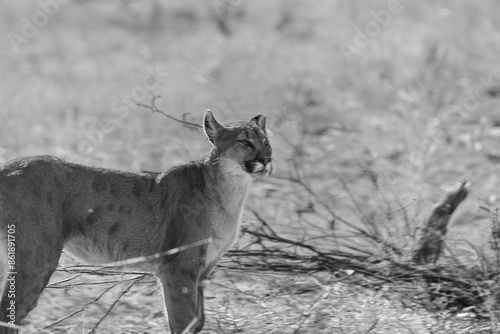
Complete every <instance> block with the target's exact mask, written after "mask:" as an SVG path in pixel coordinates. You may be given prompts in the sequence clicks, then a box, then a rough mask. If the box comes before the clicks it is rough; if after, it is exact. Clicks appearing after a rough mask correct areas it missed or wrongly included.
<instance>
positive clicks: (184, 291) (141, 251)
mask: <svg viewBox="0 0 500 334" xmlns="http://www.w3.org/2000/svg"><path fill="white" fill-rule="evenodd" d="M265 123H266V118H265V116H263V115H258V116H256V117H254V118H253V119H251V120H250V121H237V122H233V123H229V124H226V125H222V124H220V123H218V122H217V121H216V120H215V118H214V116H213V114H212V113H211V112H210V110H207V111H206V113H205V116H204V120H203V128H204V131H205V134H206V136H207V137H208V140H209V141H210V143H211V144H212V145H213V148H212V150H211V152H210V154H209V156H208V157H207V158H206V159H205V160H202V161H193V162H190V163H187V164H183V165H179V166H176V167H173V168H172V169H170V170H168V171H166V172H162V173H153V172H144V173H129V172H122V171H118V170H112V169H104V168H98V167H93V166H87V165H82V164H76V163H70V162H66V161H63V160H60V159H58V158H55V157H51V156H35V157H26V158H20V159H16V160H12V161H9V162H6V163H4V164H2V165H0V226H1V230H0V243H1V247H0V266H1V272H0V278H1V282H3V283H2V285H1V289H2V294H1V296H2V297H1V304H0V307H1V310H0V321H2V322H6V323H9V322H10V323H11V324H12V323H13V324H18V325H20V324H21V322H22V320H23V318H25V317H26V315H27V314H28V312H30V311H31V309H32V308H34V306H35V304H36V302H37V300H38V298H39V296H40V294H41V293H42V291H43V289H44V288H45V286H46V285H47V283H48V281H49V278H50V277H51V275H52V273H53V272H54V270H55V269H56V267H57V265H58V261H59V257H60V255H61V251H62V250H63V248H64V249H65V250H66V251H67V252H69V253H70V254H72V255H74V256H75V257H77V258H79V259H82V260H83V261H86V262H88V263H92V264H102V263H110V262H114V261H122V260H126V259H132V258H137V257H142V256H149V255H152V254H157V253H160V252H164V251H167V250H171V249H175V248H177V247H182V246H183V245H188V244H192V243H196V242H198V241H200V240H203V239H208V238H210V240H212V241H211V242H210V243H204V244H201V245H199V246H196V247H192V248H188V249H185V250H182V251H180V252H178V253H176V254H172V255H169V256H165V257H160V258H157V259H155V260H151V261H148V262H144V263H141V264H138V265H137V266H139V267H140V268H141V270H145V271H148V272H151V273H153V274H154V275H156V277H158V279H159V280H160V281H161V285H162V292H163V297H164V302H165V308H166V312H167V315H168V322H169V326H170V330H171V332H172V333H187V332H191V331H194V332H195V333H198V332H199V331H201V329H202V328H203V324H204V311H203V286H202V281H203V280H204V279H205V278H206V276H207V274H208V273H209V272H210V270H211V269H212V268H213V267H214V265H215V263H216V261H217V260H218V259H219V257H220V256H221V255H222V254H223V253H224V252H225V251H226V250H227V249H228V248H229V247H230V246H231V245H232V244H233V243H234V241H235V240H236V238H237V236H238V229H239V225H240V215H241V212H242V208H243V205H244V202H245V199H246V196H247V193H248V189H249V186H250V183H251V180H252V179H253V178H257V177H265V176H267V175H269V173H271V171H272V162H271V153H272V150H271V146H270V145H269V141H268V138H267V134H266V128H265ZM11 255H15V258H14V257H12V256H11ZM12 284H14V287H15V293H12V291H11V285H12ZM9 291H10V292H11V293H9ZM12 305H15V312H14V317H13V316H12V315H13V313H12V312H11V310H12ZM16 332H17V330H16V329H13V328H8V327H5V326H0V333H16Z"/></svg>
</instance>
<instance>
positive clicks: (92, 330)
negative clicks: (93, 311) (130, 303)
mask: <svg viewBox="0 0 500 334" xmlns="http://www.w3.org/2000/svg"><path fill="white" fill-rule="evenodd" d="M137 282H138V281H135V282H132V283H131V284H130V285H129V286H128V287H127V288H126V289H124V290H123V291H122V292H121V293H120V295H119V296H118V298H116V299H115V301H114V302H113V304H111V306H110V307H108V309H107V310H106V313H104V315H103V316H102V317H101V319H99V321H98V322H97V323H96V324H95V325H94V327H93V328H92V329H91V330H90V331H89V332H88V334H92V333H95V331H96V329H97V327H99V325H100V324H101V323H102V322H103V321H104V319H105V318H106V317H107V316H108V314H109V313H110V312H111V310H112V309H113V307H115V305H116V304H117V303H118V301H119V300H120V299H121V298H122V297H123V296H124V295H125V294H126V293H127V292H129V291H130V289H131V288H132V287H133V286H134V285H135V284H136V283H137Z"/></svg>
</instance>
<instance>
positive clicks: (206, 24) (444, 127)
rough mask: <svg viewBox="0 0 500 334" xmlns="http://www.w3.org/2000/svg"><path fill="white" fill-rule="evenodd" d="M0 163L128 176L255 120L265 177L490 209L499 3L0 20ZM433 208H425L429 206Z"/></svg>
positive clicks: (15, 4) (84, 5) (9, 12)
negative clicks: (20, 161) (203, 125)
mask: <svg viewBox="0 0 500 334" xmlns="http://www.w3.org/2000/svg"><path fill="white" fill-rule="evenodd" d="M0 4H1V7H0V17H1V21H0V31H1V38H0V57H1V58H0V77H1V81H0V101H1V104H0V106H1V107H0V115H1V122H0V160H1V161H6V160H8V159H12V158H15V157H19V156H27V155H35V154H53V155H57V156H59V157H63V158H67V159H71V160H74V161H79V162H84V163H91V164H98V165H101V166H105V167H113V168H121V169H127V170H164V169H168V168H169V167H171V166H172V165H174V164H177V163H181V162H185V161H188V160H192V159H199V158H203V157H204V155H206V154H207V151H208V150H209V147H210V146H209V145H208V143H207V142H206V140H205V139H204V135H203V134H202V133H201V131H199V130H191V129H188V128H186V127H183V126H182V125H181V124H179V123H176V122H173V121H171V120H169V119H167V118H164V117H163V116H161V115H159V114H153V113H151V112H150V111H149V110H147V109H145V108H140V107H136V104H137V103H143V104H150V101H151V96H150V94H149V93H148V91H150V92H152V93H153V94H156V95H161V98H158V100H157V101H156V104H157V106H158V108H159V109H161V110H162V111H164V112H166V113H168V114H170V115H172V116H175V117H178V118H183V117H185V119H186V120H189V121H193V122H198V123H200V122H201V119H202V115H203V111H204V110H205V109H207V108H210V109H212V111H213V112H214V113H215V115H216V117H217V118H218V119H219V121H221V122H227V121H231V120H235V119H249V118H250V117H253V116H254V115H256V114H258V113H264V114H266V115H267V116H268V128H269V129H270V130H271V131H272V132H273V133H274V136H273V138H272V142H273V147H274V152H275V158H276V169H275V171H276V172H275V175H281V176H286V175H288V176H289V175H291V174H293V173H298V171H297V170H296V169H297V168H298V166H299V165H300V173H302V174H301V176H302V177H304V178H306V179H307V180H308V182H311V184H313V185H314V187H315V189H316V190H317V191H318V192H320V193H323V194H324V195H325V196H326V198H327V199H328V200H331V201H332V202H334V201H337V202H338V201H339V199H338V197H339V196H340V197H342V195H339V194H338V193H339V191H338V189H336V183H335V182H334V181H332V178H334V177H335V175H341V176H342V178H343V179H344V180H345V181H346V182H347V183H348V184H349V186H350V187H352V188H353V189H354V190H355V191H356V189H358V188H359V189H358V190H359V194H358V195H359V196H360V197H361V198H360V201H362V202H363V201H365V200H366V199H367V198H368V199H369V198H370V197H371V196H373V193H372V192H371V191H369V190H367V189H366V188H365V185H364V182H363V180H365V179H366V178H365V177H364V176H366V173H367V170H368V168H371V169H374V170H376V171H377V172H378V173H381V175H383V176H384V179H385V180H388V181H390V184H391V187H393V188H394V189H395V191H396V192H397V194H398V196H400V197H401V198H407V199H408V200H409V201H413V200H415V199H416V198H419V199H424V200H426V199H429V198H430V199H431V201H432V198H433V197H432V196H434V195H436V194H439V193H440V191H441V190H440V188H442V187H446V185H447V184H449V183H450V182H455V181H457V180H458V179H461V178H466V179H469V180H471V181H472V183H473V187H474V190H475V192H476V193H475V198H476V199H477V198H481V199H483V200H486V201H489V202H495V201H497V198H496V194H497V189H498V183H499V180H498V163H499V162H500V145H498V144H500V140H498V139H499V135H500V110H499V105H500V100H499V99H498V96H500V80H499V76H500V66H498V59H499V58H498V54H499V50H500V21H498V20H496V13H497V12H498V9H499V6H500V4H499V3H498V1H495V0H489V1H482V2H481V3H480V4H476V3H471V2H469V1H433V2H430V1H429V2H419V3H414V2H410V1H396V0H391V1H352V0H337V1H327V0H317V1H304V0H276V1H271V2H269V1H264V0H262V1H260V0H254V1H244V0H214V1H196V0H188V1H185V0H183V1H180V0H178V1H168V2H167V1H132V0H129V1H106V2H101V1H92V0H73V1H71V0H41V1H22V2H19V1H14V0H2V1H1V2H0ZM429 196H430V197H429Z"/></svg>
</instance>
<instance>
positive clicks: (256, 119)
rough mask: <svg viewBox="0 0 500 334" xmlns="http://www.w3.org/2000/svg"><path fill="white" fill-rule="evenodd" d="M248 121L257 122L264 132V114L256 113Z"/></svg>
mask: <svg viewBox="0 0 500 334" xmlns="http://www.w3.org/2000/svg"><path fill="white" fill-rule="evenodd" d="M250 122H251V123H255V124H257V126H258V127H259V128H261V129H262V130H264V132H266V116H264V115H257V116H255V117H254V118H252V119H251V120H250Z"/></svg>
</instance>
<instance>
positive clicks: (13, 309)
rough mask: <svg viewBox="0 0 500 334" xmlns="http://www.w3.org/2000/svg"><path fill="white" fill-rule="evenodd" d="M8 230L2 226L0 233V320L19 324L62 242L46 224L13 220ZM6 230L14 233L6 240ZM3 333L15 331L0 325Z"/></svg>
mask: <svg viewBox="0 0 500 334" xmlns="http://www.w3.org/2000/svg"><path fill="white" fill-rule="evenodd" d="M43 226H45V227H43ZM49 226H50V225H49ZM8 231H9V229H6V228H5V226H3V230H2V231H1V235H0V239H1V240H0V248H1V250H0V256H1V258H0V266H1V268H0V270H1V272H0V276H1V277H0V278H1V279H2V285H1V286H0V287H1V288H2V290H1V294H0V296H1V301H0V321H2V322H7V323H11V324H12V323H14V324H16V325H20V324H21V323H22V320H23V319H24V318H25V317H26V316H27V315H28V313H29V312H30V311H31V310H32V309H33V308H34V307H35V305H36V302H37V300H38V298H39V296H40V294H41V293H42V291H43V289H44V288H45V286H46V285H47V283H48V281H49V279H50V277H51V275H52V273H53V272H54V271H55V269H56V268H57V265H58V262H59V257H60V255H61V251H62V243H61V239H60V237H59V236H58V235H57V233H58V232H57V231H55V230H53V229H51V228H49V227H48V225H46V224H39V225H38V224H37V226H31V228H29V229H23V226H20V224H17V225H16V226H15V227H14V228H13V229H10V232H13V233H9V232H8ZM9 234H10V235H13V236H14V238H12V237H11V239H10V241H11V242H10V243H9V237H8V235H9ZM12 255H14V257H12ZM5 333H9V334H12V333H17V331H16V330H13V329H10V328H8V327H4V326H0V334H5Z"/></svg>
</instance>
